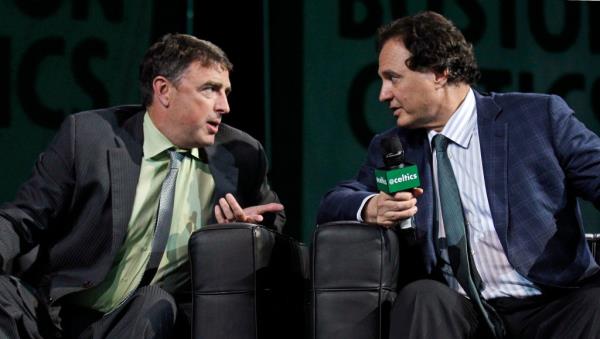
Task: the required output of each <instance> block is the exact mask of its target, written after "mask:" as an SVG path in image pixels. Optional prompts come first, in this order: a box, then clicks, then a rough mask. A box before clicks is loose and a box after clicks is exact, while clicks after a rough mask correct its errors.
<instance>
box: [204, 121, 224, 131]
mask: <svg viewBox="0 0 600 339" xmlns="http://www.w3.org/2000/svg"><path fill="white" fill-rule="evenodd" d="M220 124H221V122H220V121H207V123H206V125H207V126H208V130H209V132H212V133H217V132H218V131H219V125H220Z"/></svg>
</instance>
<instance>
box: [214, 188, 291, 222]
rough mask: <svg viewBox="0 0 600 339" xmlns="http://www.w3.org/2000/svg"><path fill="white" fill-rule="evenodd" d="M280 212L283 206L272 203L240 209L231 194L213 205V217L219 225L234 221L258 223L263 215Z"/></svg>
mask: <svg viewBox="0 0 600 339" xmlns="http://www.w3.org/2000/svg"><path fill="white" fill-rule="evenodd" d="M280 211H283V205H282V204H278V203H274V202H272V203H269V204H265V205H258V206H251V207H246V208H244V209H242V207H241V206H240V204H238V202H237V200H235V197H234V196H233V194H231V193H227V194H226V195H225V198H221V199H219V203H218V204H217V205H215V217H216V218H217V222H218V223H219V224H225V223H229V222H235V221H239V222H248V223H259V222H261V221H263V216H262V215H263V214H264V213H269V212H273V213H276V212H280Z"/></svg>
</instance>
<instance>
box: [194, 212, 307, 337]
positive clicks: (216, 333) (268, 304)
mask: <svg viewBox="0 0 600 339" xmlns="http://www.w3.org/2000/svg"><path fill="white" fill-rule="evenodd" d="M189 254H190V263H191V277H192V293H193V299H192V300H193V306H192V307H193V325H192V334H193V338H203V339H211V338H236V339H237V338H240V339H244V338H248V339H257V338H260V339H263V338H301V337H302V335H303V333H304V316H303V314H304V309H305V303H304V300H305V291H306V289H305V287H306V284H307V281H308V279H307V278H308V268H307V263H308V250H307V248H306V247H305V246H304V245H303V244H300V243H298V242H296V241H295V240H294V239H292V238H290V237H288V236H285V235H282V234H280V233H277V231H275V230H272V229H268V228H266V227H263V226H260V225H254V224H246V223H233V224H225V225H211V226H207V227H204V228H202V229H200V230H198V231H196V232H194V233H193V234H192V236H191V237H190V242H189Z"/></svg>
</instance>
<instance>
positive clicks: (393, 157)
mask: <svg viewBox="0 0 600 339" xmlns="http://www.w3.org/2000/svg"><path fill="white" fill-rule="evenodd" d="M381 148H382V149H383V162H384V164H385V166H384V167H382V168H379V169H377V170H375V180H376V182H377V188H378V189H379V191H380V193H379V194H377V195H376V196H374V197H373V198H371V199H370V200H369V201H368V202H367V205H366V206H365V208H364V209H363V211H362V213H363V220H365V221H366V222H368V223H376V224H378V225H381V226H384V227H393V226H395V225H397V224H399V226H400V228H401V229H410V228H412V227H413V225H412V216H414V215H415V214H416V213H417V206H416V204H417V199H416V198H417V197H419V196H420V195H421V194H423V190H422V189H421V188H418V187H419V185H420V184H421V183H420V180H419V172H418V169H417V166H415V165H412V164H410V163H407V162H405V159H404V149H403V147H402V143H401V142H400V139H399V138H398V136H395V135H394V136H392V137H389V138H385V139H382V140H381Z"/></svg>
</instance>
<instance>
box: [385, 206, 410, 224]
mask: <svg viewBox="0 0 600 339" xmlns="http://www.w3.org/2000/svg"><path fill="white" fill-rule="evenodd" d="M417 210H418V209H417V206H414V207H412V208H410V209H407V210H403V211H387V212H385V213H382V214H381V217H382V219H383V220H389V221H393V222H396V221H399V220H404V219H408V218H410V217H412V216H414V215H415V214H417Z"/></svg>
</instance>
